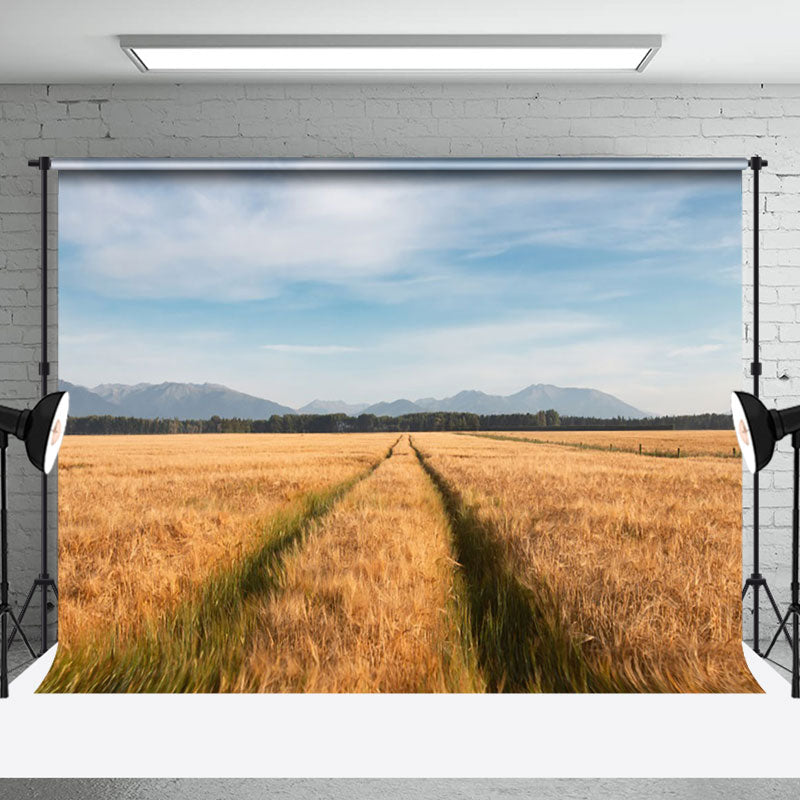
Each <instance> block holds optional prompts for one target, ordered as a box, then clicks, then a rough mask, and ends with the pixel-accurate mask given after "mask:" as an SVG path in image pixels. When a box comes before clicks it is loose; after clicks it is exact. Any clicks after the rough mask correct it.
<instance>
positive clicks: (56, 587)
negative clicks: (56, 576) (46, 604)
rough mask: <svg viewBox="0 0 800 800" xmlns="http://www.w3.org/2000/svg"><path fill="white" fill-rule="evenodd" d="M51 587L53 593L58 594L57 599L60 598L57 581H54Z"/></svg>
mask: <svg viewBox="0 0 800 800" xmlns="http://www.w3.org/2000/svg"><path fill="white" fill-rule="evenodd" d="M50 588H51V589H52V590H53V594H54V595H55V596H56V600H58V586H56V582H55V581H52V583H51V584H50Z"/></svg>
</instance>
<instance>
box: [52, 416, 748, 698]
mask: <svg viewBox="0 0 800 800" xmlns="http://www.w3.org/2000/svg"><path fill="white" fill-rule="evenodd" d="M621 433H625V436H621ZM631 433H632V434H633V435H634V438H637V439H638V440H639V441H649V442H650V445H651V446H652V447H653V448H654V449H655V448H656V447H661V446H664V444H665V442H666V443H667V444H669V446H672V445H673V444H675V442H676V441H680V442H681V444H680V445H679V446H681V448H682V456H683V452H686V453H687V454H688V453H692V452H697V453H709V452H711V453H715V455H713V456H696V457H692V456H690V457H688V458H684V457H682V458H681V459H680V460H677V459H670V458H645V457H642V456H639V455H638V454H629V453H627V452H620V451H619V450H615V451H611V450H609V451H608V452H602V451H600V450H593V449H581V448H577V447H565V446H562V445H560V444H536V443H532V442H530V441H515V439H517V438H523V439H524V438H527V437H526V435H525V434H519V433H514V434H502V435H501V436H489V435H484V434H479V435H467V434H458V433H415V434H413V435H411V436H409V435H407V434H402V435H400V434H389V433H386V434H306V435H299V434H298V435H293V434H263V435H259V434H218V435H216V434H202V435H176V436H168V435H162V436H130V437H126V436H108V437H88V436H86V437H83V436H72V437H69V436H68V437H66V439H65V442H64V446H63V447H62V450H61V454H60V461H59V467H60V469H59V558H60V561H59V574H60V588H61V597H60V602H59V624H60V642H61V643H60V646H59V650H58V655H57V658H56V662H55V664H54V667H53V669H52V670H51V672H50V674H49V675H48V677H47V679H46V680H45V683H44V684H43V686H42V688H41V691H170V692H174V691H238V692H251V691H266V692H278V691H282V692H283V691H288V692H298V691H300V692H439V691H444V692H481V691H524V692H530V691H559V692H562V691H567V692H568V691H573V692H574V691H613V692H618V691H645V692H663V691H668V692H674V691H679V692H697V691H701V692H705V691H712V692H714V691H758V687H757V685H756V684H755V683H754V681H753V679H752V678H751V677H750V675H749V672H748V671H747V669H746V667H745V665H744V659H743V656H742V652H741V645H740V640H741V636H740V632H741V619H740V603H739V601H738V593H739V581H740V579H741V535H740V530H741V523H740V519H741V516H740V515H741V503H740V482H741V467H740V463H739V461H738V460H737V459H733V458H729V457H722V456H725V455H726V450H727V448H728V445H729V443H730V437H727V438H726V437H724V436H722V435H721V434H720V433H718V432H687V431H679V432H672V431H663V432H661V431H658V432H649V433H650V434H652V435H653V437H654V438H653V439H650V440H646V439H643V438H642V433H641V432H597V433H595V434H593V437H597V438H593V439H592V442H591V444H592V445H595V444H597V445H603V444H604V443H605V442H608V443H609V444H612V445H617V444H618V445H619V449H626V448H625V444H626V442H627V441H628V440H629V438H630V436H629V434H631ZM664 434H668V436H664ZM533 435H535V436H537V437H538V436H539V435H540V433H539V432H535V433H534V434H532V435H529V436H531V437H532V436H533ZM547 435H548V436H551V434H547ZM555 435H556V436H559V435H562V436H563V435H565V434H555ZM581 435H582V436H584V437H586V434H581ZM656 435H657V436H656ZM603 437H605V440H604V438H603ZM587 444H589V442H588V440H587ZM676 446H678V445H676ZM732 446H733V445H731V447H732ZM683 448H685V451H684V450H683Z"/></svg>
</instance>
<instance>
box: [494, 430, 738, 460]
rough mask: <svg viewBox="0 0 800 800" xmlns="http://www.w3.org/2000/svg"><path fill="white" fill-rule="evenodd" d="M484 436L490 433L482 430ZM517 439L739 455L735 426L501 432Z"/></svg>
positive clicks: (632, 448)
mask: <svg viewBox="0 0 800 800" xmlns="http://www.w3.org/2000/svg"><path fill="white" fill-rule="evenodd" d="M479 435H481V436H486V435H489V436H491V435H492V434H491V433H481V434H479ZM498 435H501V436H504V437H511V438H514V439H534V440H536V441H538V442H543V441H544V442H556V443H558V444H568V445H574V446H579V445H588V446H590V447H598V448H602V449H606V448H613V449H614V450H628V451H630V452H638V450H639V445H641V446H642V451H643V452H644V453H663V454H664V455H676V454H677V451H678V448H680V451H681V457H684V456H739V455H741V454H740V451H739V447H738V445H737V442H736V434H735V433H734V432H733V430H732V429H731V430H721V431H569V430H552V431H550V430H546V431H509V432H505V431H503V432H502V433H498Z"/></svg>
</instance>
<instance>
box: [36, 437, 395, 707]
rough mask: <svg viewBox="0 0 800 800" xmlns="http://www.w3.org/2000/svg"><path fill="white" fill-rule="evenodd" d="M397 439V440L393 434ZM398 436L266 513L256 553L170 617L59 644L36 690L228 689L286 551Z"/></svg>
mask: <svg viewBox="0 0 800 800" xmlns="http://www.w3.org/2000/svg"><path fill="white" fill-rule="evenodd" d="M398 441H399V439H398ZM396 444H397V442H395V443H394V444H393V445H392V447H391V448H389V450H388V452H386V453H385V454H384V456H383V457H382V458H381V459H379V460H378V461H376V462H375V463H374V464H372V465H371V466H370V467H369V468H368V469H366V470H365V471H363V472H361V473H359V474H357V475H355V476H354V477H352V478H350V479H348V480H346V481H343V482H342V483H339V484H336V485H335V486H333V487H330V488H328V489H326V490H323V491H319V492H311V493H309V494H307V495H306V496H305V497H303V499H302V501H301V502H300V504H299V507H297V508H295V509H292V510H289V511H284V512H279V513H278V514H276V515H275V516H273V517H271V518H270V519H269V521H268V522H267V524H266V525H265V528H264V530H263V531H262V534H261V542H260V544H259V546H258V547H257V548H256V549H255V550H254V552H253V553H252V554H250V555H248V556H246V557H245V558H244V559H242V560H241V561H239V562H237V563H236V564H234V565H233V566H231V567H228V568H226V569H225V570H222V571H220V572H218V573H216V574H214V575H212V576H210V577H209V578H208V579H207V580H206V581H205V582H204V583H203V584H202V585H201V587H200V590H199V593H198V594H195V595H194V596H193V597H192V599H190V600H187V601H185V602H183V603H181V604H179V606H178V607H177V608H176V609H175V611H174V612H173V613H172V614H171V615H170V617H169V618H168V619H164V620H159V621H157V622H152V623H150V624H148V625H146V627H145V629H144V631H143V633H142V634H141V635H139V636H137V637H136V638H135V639H126V640H124V641H118V640H117V639H116V638H115V637H114V636H113V634H112V635H110V636H108V637H107V638H104V639H101V640H100V641H98V642H92V643H91V644H88V645H85V646H81V647H80V648H79V649H76V650H69V649H68V648H61V649H60V652H59V657H58V658H56V661H55V663H54V665H53V667H52V669H51V670H50V672H49V673H48V675H47V677H46V678H45V680H44V682H43V683H42V685H41V686H40V687H39V689H38V691H39V692H219V691H224V690H226V689H229V688H230V686H231V684H232V683H233V682H234V681H235V679H236V676H238V674H239V672H240V670H241V667H242V665H243V663H244V660H245V658H246V657H247V653H248V648H249V645H250V643H251V641H252V637H253V634H254V632H255V627H256V625H257V613H256V609H257V608H258V607H259V606H260V604H262V603H263V600H264V598H265V597H267V596H269V595H270V594H272V593H273V592H276V591H279V590H280V587H281V583H282V578H283V573H284V562H285V558H286V556H288V555H290V554H291V553H292V552H294V551H295V549H296V548H297V547H300V546H301V545H302V543H303V542H304V541H305V538H306V536H307V534H308V532H309V531H310V530H311V528H312V527H313V524H314V523H315V521H317V520H319V519H320V518H322V517H324V516H325V515H326V514H327V513H328V512H329V511H331V509H332V508H333V507H334V506H335V505H336V503H337V502H338V501H339V500H340V499H341V498H342V497H344V495H345V494H347V492H349V491H350V490H351V489H352V488H353V487H354V486H355V485H356V484H358V483H359V482H361V481H362V480H364V479H365V478H367V477H368V476H369V475H371V474H372V473H373V472H374V471H375V470H376V469H377V468H378V467H379V466H380V464H381V463H383V461H385V460H386V459H387V458H390V457H391V455H392V451H393V449H394V447H395V445H396Z"/></svg>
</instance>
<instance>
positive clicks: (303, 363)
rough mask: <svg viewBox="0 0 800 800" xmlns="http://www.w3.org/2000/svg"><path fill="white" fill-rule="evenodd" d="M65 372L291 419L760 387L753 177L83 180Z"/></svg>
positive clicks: (74, 226) (62, 280) (65, 245)
mask: <svg viewBox="0 0 800 800" xmlns="http://www.w3.org/2000/svg"><path fill="white" fill-rule="evenodd" d="M59 302H60V326H61V327H60V330H61V334H60V354H59V359H60V374H61V376H62V377H63V378H64V379H65V380H68V381H71V382H74V383H80V384H83V385H87V386H94V385H96V384H98V383H106V382H114V383H137V382H148V383H159V382H161V381H166V380H170V381H189V382H195V383H203V382H206V381H208V382H211V383H222V384H225V385H227V386H230V387H231V388H234V389H237V390H240V391H244V392H248V393H251V394H255V395H258V396H261V397H266V398H268V399H270V400H274V401H276V402H279V403H283V404H286V405H290V406H294V407H297V406H300V405H303V404H305V403H307V402H309V401H310V400H312V399H314V398H323V399H341V400H345V401H348V402H376V401H378V400H392V399H396V398H398V397H407V398H410V399H415V398H418V397H424V396H436V397H441V396H446V395H451V394H454V393H456V392H458V391H460V390H462V389H480V390H482V391H486V392H490V393H497V394H508V393H511V392H515V391H518V390H519V389H521V388H523V387H524V386H527V385H529V384H531V383H554V384H557V385H559V386H588V387H592V388H596V389H601V390H603V391H607V392H610V393H612V394H614V395H617V396H618V397H620V398H621V399H623V400H625V401H626V402H628V403H631V404H632V405H634V406H637V407H638V408H641V409H644V410H646V411H650V412H653V413H692V412H699V411H723V410H725V409H726V408H727V404H728V396H729V393H730V390H731V389H732V388H734V387H738V386H739V384H740V383H741V367H740V356H741V345H740V338H739V337H740V324H741V323H740V319H741V176H740V174H739V173H681V174H678V173H674V174H673V173H650V174H645V173H642V174H636V173H619V174H611V173H558V174H553V173H549V174H548V173H539V174H530V173H529V174H523V173H519V174H513V175H509V174H500V173H497V174H479V173H464V174H458V175H455V174H434V173H428V174H425V173H421V174H416V173H399V174H397V173H396V174H379V173H371V174H358V175H351V176H347V175H341V174H338V175H337V174H329V175H325V174H320V173H301V174H294V175H288V176H281V175H278V174H274V173H185V174H175V173H117V174H114V173H65V174H64V175H62V176H61V178H60V180H59Z"/></svg>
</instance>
